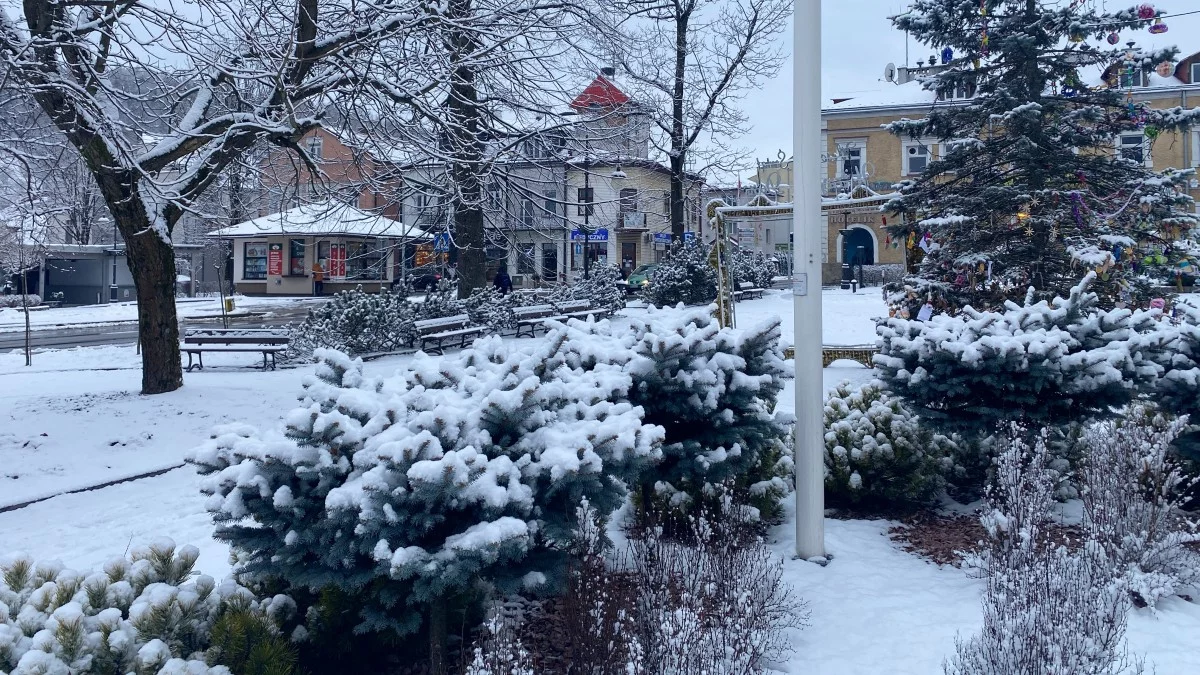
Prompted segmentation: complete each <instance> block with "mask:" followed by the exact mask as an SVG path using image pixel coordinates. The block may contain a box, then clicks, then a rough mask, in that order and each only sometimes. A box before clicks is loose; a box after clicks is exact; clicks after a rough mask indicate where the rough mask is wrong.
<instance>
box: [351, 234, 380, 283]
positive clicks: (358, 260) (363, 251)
mask: <svg viewBox="0 0 1200 675" xmlns="http://www.w3.org/2000/svg"><path fill="white" fill-rule="evenodd" d="M346 254H347V255H346V278H347V279H350V280H354V281H364V280H379V279H383V278H384V272H385V270H386V269H387V249H386V248H382V247H380V246H379V245H377V244H376V243H375V242H373V241H361V242H350V243H349V244H347V245H346Z"/></svg>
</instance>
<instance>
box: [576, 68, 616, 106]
mask: <svg viewBox="0 0 1200 675" xmlns="http://www.w3.org/2000/svg"><path fill="white" fill-rule="evenodd" d="M628 102H629V97H628V96H627V95H625V92H623V91H621V90H620V89H617V85H615V84H613V83H612V82H609V81H608V80H607V79H606V78H605V77H604V76H603V75H598V76H596V79H594V80H592V83H591V84H589V85H588V86H587V88H586V89H584V90H583V92H582V93H580V94H579V96H576V97H575V100H574V101H571V107H572V108H575V109H576V110H583V109H585V108H590V107H591V106H599V107H601V108H619V107H620V106H623V105H625V104H626V103H628Z"/></svg>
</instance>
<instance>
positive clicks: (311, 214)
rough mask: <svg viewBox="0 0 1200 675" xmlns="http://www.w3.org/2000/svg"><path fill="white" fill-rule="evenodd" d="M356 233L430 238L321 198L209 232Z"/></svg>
mask: <svg viewBox="0 0 1200 675" xmlns="http://www.w3.org/2000/svg"><path fill="white" fill-rule="evenodd" d="M269 234H273V235H293V234H294V235H315V234H321V235H326V234H332V235H357V236H368V237H393V238H397V239H399V238H403V239H429V240H432V237H431V236H429V235H428V234H427V233H426V232H425V231H424V230H422V229H420V228H419V227H417V226H415V225H407V226H406V225H404V224H403V223H400V222H399V221H396V220H392V219H391V218H384V217H383V216H379V215H375V214H373V213H368V212H366V211H361V210H359V209H356V208H354V207H353V206H349V205H346V204H340V203H337V202H323V203H318V204H306V205H303V206H298V207H296V208H294V209H289V210H287V211H283V212H281V213H272V214H269V215H266V216H262V217H261V218H255V219H254V220H247V221H246V222H244V223H238V224H237V225H230V226H229V227H223V228H221V229H219V230H215V231H213V232H212V233H210V234H209V235H208V236H210V237H216V238H229V237H264V236H266V235H269Z"/></svg>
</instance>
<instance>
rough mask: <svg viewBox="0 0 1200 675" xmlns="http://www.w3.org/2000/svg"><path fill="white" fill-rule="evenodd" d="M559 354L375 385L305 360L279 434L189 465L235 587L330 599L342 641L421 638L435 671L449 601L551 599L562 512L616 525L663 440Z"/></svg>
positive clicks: (423, 369) (463, 366)
mask: <svg viewBox="0 0 1200 675" xmlns="http://www.w3.org/2000/svg"><path fill="white" fill-rule="evenodd" d="M568 340H569V333H568V331H567V330H565V329H561V328H560V329H558V330H553V331H551V332H550V334H549V335H548V336H547V338H546V339H544V340H540V341H538V342H537V343H534V344H532V345H526V346H525V347H524V348H523V349H517V348H516V347H513V346H512V345H506V344H505V343H503V342H502V341H501V340H500V339H499V338H498V337H491V338H487V339H484V340H480V341H478V342H477V343H476V344H475V346H474V348H472V349H468V350H465V351H463V352H462V353H460V354H458V355H456V356H454V357H443V358H437V359H433V358H428V357H424V356H422V355H418V357H417V358H416V359H415V360H414V361H413V363H412V364H411V366H409V367H408V368H407V369H406V370H404V371H402V372H399V373H397V374H396V375H395V376H394V377H391V378H388V379H369V378H366V377H364V376H363V374H362V364H361V362H358V361H352V360H351V359H349V358H348V357H347V356H345V355H344V354H340V353H337V352H331V351H320V352H318V356H319V358H320V359H321V362H320V364H319V365H318V367H317V372H316V375H315V376H311V377H309V378H307V379H306V381H305V385H304V386H305V395H304V399H303V403H302V406H301V407H300V408H298V409H296V410H294V411H293V412H292V413H291V414H290V415H288V416H287V426H286V429H284V430H282V431H280V430H268V431H257V430H254V429H252V428H249V427H246V426H228V427H224V428H220V429H219V430H218V431H217V432H216V434H215V435H214V437H213V439H212V440H210V441H209V442H207V443H206V444H204V445H203V446H201V447H200V448H198V449H196V450H195V451H193V452H192V454H191V456H190V459H189V461H191V462H192V463H194V464H195V465H196V466H197V467H198V469H199V471H200V472H201V473H202V474H204V475H205V478H204V479H203V481H202V490H203V491H204V493H205V494H207V495H209V501H208V509H209V511H210V512H211V513H212V514H213V519H214V521H215V522H216V524H217V532H216V537H217V538H218V539H220V540H223V541H227V542H229V543H230V544H231V545H232V546H233V548H234V551H235V552H236V553H237V555H238V556H239V561H238V566H237V571H238V572H239V573H241V574H244V575H246V576H247V578H249V579H277V580H281V581H282V582H283V583H285V584H286V585H287V586H289V587H296V588H304V589H310V590H313V591H319V590H322V589H326V588H332V589H335V590H336V591H337V592H339V593H341V594H343V595H346V596H348V597H349V599H350V602H349V606H350V607H352V608H353V609H352V610H351V611H353V612H354V615H356V616H357V618H358V624H357V626H356V630H357V631H359V632H371V633H386V634H390V635H393V636H395V635H406V634H410V633H413V632H414V631H416V630H418V628H420V627H421V626H422V624H423V623H425V624H427V625H426V629H427V630H428V631H429V635H430V652H431V655H434V656H435V657H436V655H438V654H441V653H443V652H444V647H445V639H446V630H447V625H446V624H445V622H446V620H447V612H446V611H445V609H446V607H447V604H448V603H449V602H450V600H451V599H452V598H462V597H463V596H464V595H466V594H467V593H468V592H473V591H474V590H475V589H478V588H479V585H480V584H482V583H486V584H488V585H489V586H491V587H494V588H495V589H497V591H498V592H511V591H514V590H517V589H522V588H525V589H532V590H535V591H537V590H546V589H553V588H556V587H561V584H562V583H563V581H564V580H563V578H562V576H563V571H564V570H565V567H566V565H565V557H566V555H567V551H568V549H569V547H570V543H571V541H572V539H573V536H574V535H573V533H574V530H575V522H574V516H575V507H576V505H577V504H578V503H579V502H580V500H581V499H583V498H585V497H586V498H587V499H588V501H589V502H590V503H591V504H593V505H594V506H595V507H596V508H597V510H598V511H600V512H602V513H608V512H611V511H612V510H614V509H616V508H617V507H618V506H619V505H620V504H621V503H622V501H623V500H624V498H625V488H624V485H625V483H626V482H627V481H631V480H633V478H634V477H635V476H636V475H637V472H638V471H639V470H640V469H641V465H642V464H644V463H646V462H649V461H652V460H653V459H655V458H656V455H657V454H658V452H659V451H658V447H657V446H658V444H659V443H660V442H661V440H662V433H663V432H662V429H661V428H658V427H656V426H653V424H648V423H646V422H643V420H642V416H643V413H642V411H641V410H640V409H638V408H637V407H635V406H634V405H631V404H630V403H628V402H627V401H626V400H625V399H626V396H627V394H628V392H629V391H630V389H631V388H632V386H633V382H632V380H631V378H630V375H629V374H628V373H627V372H625V371H624V370H623V369H622V368H621V367H620V366H619V365H610V364H608V363H604V362H599V363H592V364H589V365H588V366H587V367H586V368H585V367H583V366H582V364H581V363H580V362H579V360H578V358H576V357H575V356H574V355H576V354H578V353H579V352H580V351H582V349H581V348H575V347H571V346H569V345H568V344H567V343H568ZM602 349H603V350H604V351H609V349H608V348H606V347H605V348H602Z"/></svg>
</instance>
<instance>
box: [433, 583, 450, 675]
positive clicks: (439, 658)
mask: <svg viewBox="0 0 1200 675" xmlns="http://www.w3.org/2000/svg"><path fill="white" fill-rule="evenodd" d="M447 605H449V602H448V601H447V600H446V598H437V599H436V600H434V601H433V604H431V605H430V606H429V672H430V675H446V672H447V667H446V665H447V664H446V660H447V658H446V652H447V647H448V645H447V642H448V640H447V637H448V624H449V620H448V616H447V615H448V614H449V608H448V607H447Z"/></svg>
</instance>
